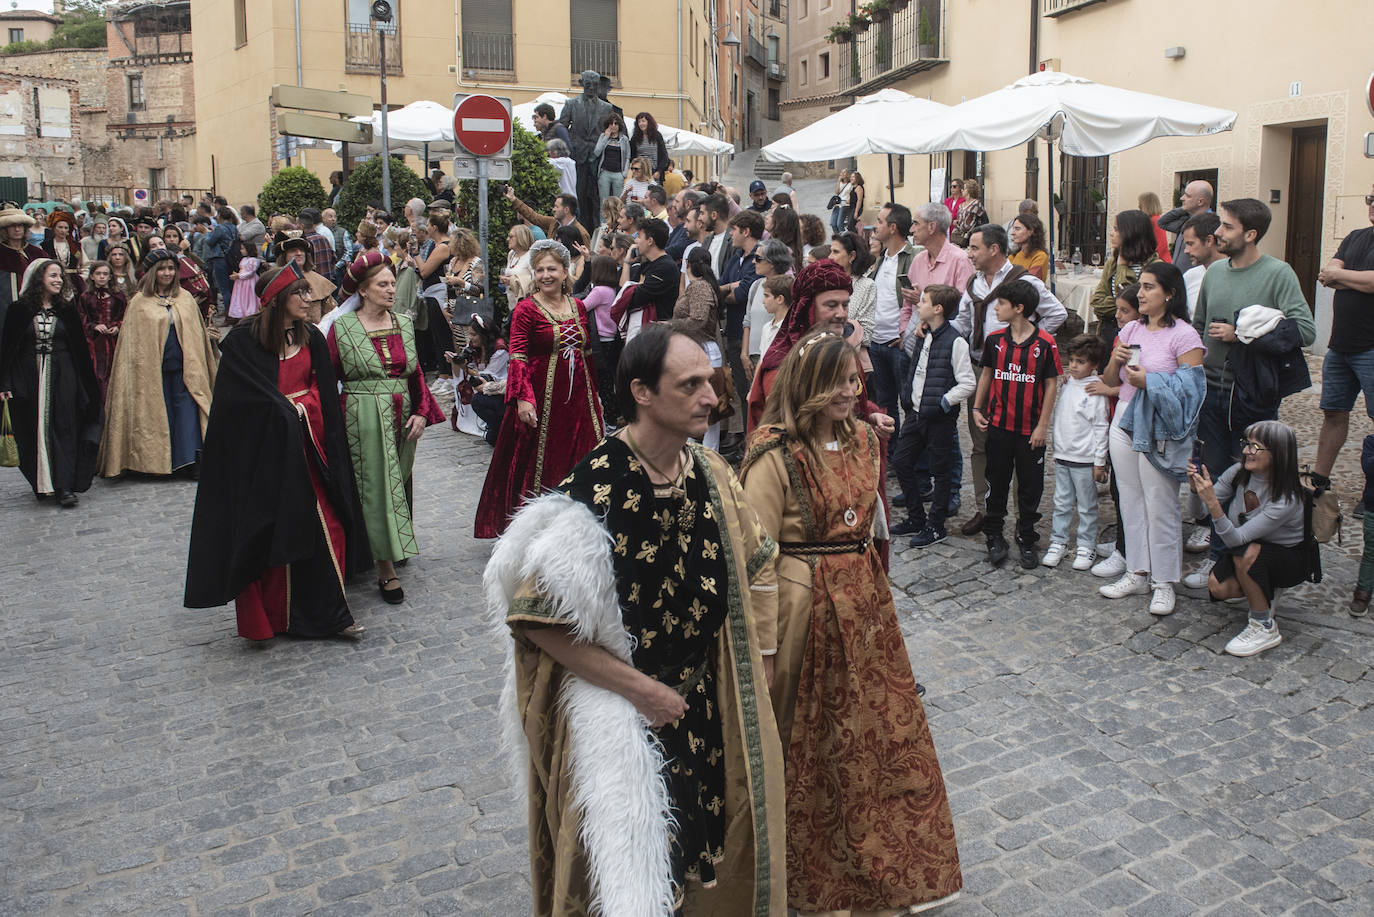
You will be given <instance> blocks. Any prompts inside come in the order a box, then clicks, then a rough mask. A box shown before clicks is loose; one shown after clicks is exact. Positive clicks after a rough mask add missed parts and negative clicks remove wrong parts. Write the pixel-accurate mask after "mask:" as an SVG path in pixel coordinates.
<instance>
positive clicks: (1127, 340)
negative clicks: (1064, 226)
mask: <svg viewBox="0 0 1374 917" xmlns="http://www.w3.org/2000/svg"><path fill="white" fill-rule="evenodd" d="M1136 295H1137V298H1138V300H1139V303H1140V318H1139V319H1138V320H1136V321H1133V322H1130V323H1128V324H1127V325H1126V326H1125V327H1124V328H1122V329H1121V333H1120V336H1119V338H1118V342H1117V345H1116V349H1115V350H1113V351H1112V358H1111V360H1110V361H1109V362H1108V363H1107V371H1106V372H1105V373H1103V376H1104V377H1105V378H1106V379H1107V380H1109V381H1110V380H1114V379H1118V378H1119V379H1120V380H1121V394H1120V396H1119V398H1120V401H1119V403H1118V404H1117V408H1116V414H1115V415H1114V416H1113V418H1112V428H1111V434H1110V437H1109V449H1110V451H1111V456H1112V468H1113V469H1114V471H1115V473H1116V476H1117V477H1116V483H1117V488H1118V490H1120V492H1121V514H1120V515H1121V520H1122V525H1123V526H1124V528H1125V530H1126V572H1125V573H1124V574H1122V576H1121V579H1119V580H1117V581H1116V582H1115V583H1110V584H1108V585H1106V586H1103V587H1102V588H1101V589H1099V590H1098V591H1099V592H1101V593H1102V594H1103V595H1104V596H1106V597H1107V598H1109V599H1120V598H1125V597H1126V596H1128V595H1144V594H1146V593H1147V592H1150V591H1151V590H1152V589H1153V592H1154V595H1153V596H1152V597H1151V599H1150V613H1151V614H1155V615H1167V614H1171V613H1172V612H1173V610H1174V583H1176V582H1178V580H1179V577H1180V576H1182V572H1183V571H1182V568H1183V554H1182V546H1183V517H1182V515H1181V514H1180V512H1179V503H1178V484H1179V482H1178V481H1177V480H1175V479H1174V478H1172V477H1170V476H1168V475H1166V474H1164V473H1163V472H1162V471H1160V470H1159V469H1157V468H1156V467H1155V466H1154V465H1153V464H1151V463H1150V460H1149V458H1148V457H1147V456H1146V455H1145V453H1142V452H1136V451H1135V450H1134V449H1133V448H1132V446H1131V435H1130V434H1129V433H1126V432H1125V431H1124V430H1122V429H1121V418H1122V417H1123V416H1124V415H1125V414H1126V405H1128V404H1129V403H1130V401H1131V399H1132V398H1133V397H1135V394H1136V392H1137V391H1138V390H1139V389H1141V388H1143V387H1144V385H1145V377H1146V375H1147V374H1148V373H1174V372H1177V371H1178V369H1179V367H1181V366H1201V365H1202V354H1203V345H1202V339H1201V338H1200V337H1198V333H1197V331H1196V330H1194V329H1193V326H1192V325H1190V324H1188V292H1187V288H1186V287H1185V286H1184V283H1183V274H1182V272H1181V271H1179V269H1178V268H1176V267H1174V266H1173V265H1172V264H1167V263H1165V262H1163V261H1154V262H1151V263H1150V264H1147V265H1146V266H1145V267H1144V268H1143V269H1142V270H1141V272H1140V289H1139V291H1138V293H1137V294H1136Z"/></svg>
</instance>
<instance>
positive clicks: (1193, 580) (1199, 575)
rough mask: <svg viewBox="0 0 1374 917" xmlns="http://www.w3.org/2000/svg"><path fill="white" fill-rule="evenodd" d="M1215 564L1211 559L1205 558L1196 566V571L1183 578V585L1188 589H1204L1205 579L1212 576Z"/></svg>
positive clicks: (1205, 586) (1205, 585)
mask: <svg viewBox="0 0 1374 917" xmlns="http://www.w3.org/2000/svg"><path fill="white" fill-rule="evenodd" d="M1216 565H1217V562H1216V561H1214V560H1212V558H1210V557H1209V558H1207V559H1206V560H1204V561H1202V562H1201V563H1200V564H1198V565H1197V569H1196V570H1194V571H1193V572H1192V573H1189V574H1188V575H1187V576H1185V577H1184V578H1183V585H1185V586H1187V587H1188V588H1189V589H1206V588H1207V578H1208V577H1209V576H1211V575H1212V568H1213V567H1215V566H1216Z"/></svg>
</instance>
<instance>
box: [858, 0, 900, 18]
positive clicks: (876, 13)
mask: <svg viewBox="0 0 1374 917" xmlns="http://www.w3.org/2000/svg"><path fill="white" fill-rule="evenodd" d="M859 12H860V13H861V14H862V15H863V16H864V17H865V18H866V19H868V21H869V22H886V21H887V20H889V19H891V18H892V10H891V9H890V8H889V7H888V4H887V0H871V2H870V3H866V4H864V5H863V6H862V7H860V8H859Z"/></svg>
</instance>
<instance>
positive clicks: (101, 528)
mask: <svg viewBox="0 0 1374 917" xmlns="http://www.w3.org/2000/svg"><path fill="white" fill-rule="evenodd" d="M1292 402H1293V403H1292V404H1291V405H1290V406H1286V409H1285V416H1286V417H1289V416H1293V417H1295V418H1300V420H1299V422H1300V423H1301V424H1309V425H1310V423H1311V415H1312V413H1313V405H1315V395H1314V394H1311V393H1308V394H1305V395H1304V396H1303V397H1302V398H1300V399H1293V400H1292ZM1353 426H1354V427H1355V428H1356V431H1353V432H1352V443H1353V445H1348V446H1347V450H1346V452H1345V453H1343V460H1342V466H1341V467H1342V468H1343V469H1346V472H1345V480H1346V483H1349V480H1348V479H1349V468H1350V467H1351V462H1352V461H1353V459H1354V453H1355V446H1356V445H1357V444H1358V436H1359V435H1363V433H1364V432H1367V430H1368V422H1367V420H1366V419H1365V418H1363V417H1360V418H1358V422H1357V423H1356V424H1353ZM489 454H490V453H489V450H488V449H487V448H486V447H485V446H484V445H482V444H481V443H480V442H477V441H476V440H473V439H470V438H468V437H465V436H461V435H458V434H453V433H451V432H449V431H448V429H447V428H446V427H441V428H435V429H432V430H430V431H429V432H428V433H427V434H426V435H425V437H424V439H423V440H422V441H421V444H420V453H419V459H418V462H417V471H416V495H417V501H418V504H419V506H418V512H417V517H418V521H417V528H418V531H419V535H420V541H421V549H422V550H423V552H424V554H423V556H421V557H420V558H418V559H416V560H414V561H412V562H411V563H410V564H409V565H408V566H407V567H406V568H404V569H403V570H402V576H403V579H404V580H405V589H406V593H407V600H406V602H405V603H404V604H402V605H399V606H395V607H393V606H388V605H385V604H384V603H382V602H381V600H380V599H379V598H377V597H376V592H375V587H371V586H370V585H369V584H368V583H366V582H364V583H360V584H358V585H357V586H356V587H355V589H354V590H353V592H352V597H353V599H354V607H355V614H356V616H357V617H358V619H359V621H360V622H361V623H363V624H365V625H366V626H367V628H368V632H367V635H366V636H365V637H364V639H363V640H362V641H361V642H360V643H357V644H352V643H335V642H309V641H297V640H291V639H278V640H276V641H273V642H272V643H271V644H270V645H267V646H265V647H256V646H252V645H249V644H247V643H246V642H244V641H242V640H239V639H238V638H237V637H235V636H234V624H233V613H232V610H231V609H228V608H226V609H222V610H218V611H191V610H187V609H184V608H182V607H181V601H180V597H181V587H182V583H181V577H182V572H183V566H184V560H185V553H186V537H187V527H188V523H189V519H190V512H191V502H192V499H193V495H194V485H192V484H190V483H188V482H184V481H151V480H137V481H127V482H121V483H115V484H112V483H109V482H104V481H99V482H97V483H96V485H95V486H94V488H93V489H92V490H91V492H90V493H89V494H87V495H85V496H84V497H83V499H82V503H81V506H80V507H79V508H78V509H76V510H73V511H61V510H58V509H56V508H55V507H53V506H52V505H51V504H50V503H44V504H39V503H37V502H36V501H34V500H33V498H32V496H31V495H30V494H29V492H28V489H27V487H26V486H25V485H24V483H23V481H22V479H21V478H20V476H19V474H18V473H17V471H15V470H9V469H6V470H4V471H3V472H0V519H3V520H4V523H5V532H6V534H7V535H8V538H7V540H6V549H5V551H4V552H3V555H2V556H0V583H3V584H4V587H3V589H0V620H3V621H4V623H5V646H6V653H5V664H4V666H3V668H0V686H3V688H2V690H3V694H0V698H3V704H0V914H6V915H8V914H25V915H27V914H53V915H63V917H66V915H103V914H140V915H143V914H150V915H153V914H156V915H162V914H169V915H170V914H187V915H208V914H214V915H253V917H265V915H292V914H307V913H313V914H350V915H351V914H359V915H361V914H377V915H393V914H402V915H405V914H448V913H456V914H464V915H474V917H478V915H480V917H486V915H501V917H505V915H517V914H522V913H527V912H528V911H527V908H528V893H529V885H528V881H527V879H526V876H525V874H526V871H527V868H528V867H527V862H526V857H525V847H524V844H525V817H526V815H525V803H524V793H523V789H522V788H520V787H516V786H513V785H512V783H511V777H510V774H511V769H510V767H509V766H508V765H507V763H506V761H505V759H504V757H503V755H502V754H501V752H500V750H499V747H498V743H499V739H498V735H499V729H498V726H497V724H496V720H495V706H496V700H497V695H498V692H499V681H500V676H499V664H500V660H501V658H502V654H503V651H504V648H505V647H504V645H503V640H502V638H500V637H499V636H496V635H494V634H493V632H492V630H491V629H490V628H489V627H488V626H487V624H486V623H485V621H484V620H483V611H482V603H481V599H480V591H479V584H480V580H481V573H482V567H483V565H484V563H485V560H486V557H487V554H488V550H489V549H488V547H487V546H486V545H483V544H480V543H476V542H474V541H473V539H472V538H471V537H470V532H471V520H472V517H473V511H474V507H475V502H476V496H477V492H478V490H479V488H480V485H481V480H482V475H483V474H484V472H485V466H486V462H487V459H488V456H489ZM965 499H966V502H967V495H966V498H965ZM1048 500H1049V496H1048V495H1047V496H1046V504H1045V505H1046V506H1048V505H1049V504H1048ZM1108 512H1110V510H1108ZM1351 534H1353V536H1354V537H1353V538H1348V539H1347V544H1346V546H1345V548H1344V549H1342V548H1339V547H1338V546H1334V545H1333V546H1331V547H1330V548H1329V549H1328V550H1327V552H1326V558H1327V576H1328V582H1327V583H1325V584H1323V585H1322V586H1319V587H1312V586H1308V587H1304V588H1302V589H1297V590H1293V591H1292V592H1290V593H1288V594H1287V596H1286V597H1285V598H1284V599H1283V600H1281V602H1280V604H1279V618H1280V626H1281V627H1282V628H1283V633H1284V635H1285V639H1284V643H1283V644H1282V645H1281V646H1280V647H1278V648H1276V649H1274V650H1271V651H1270V652H1268V653H1266V654H1264V655H1262V656H1260V657H1257V658H1254V659H1250V660H1238V659H1233V658H1230V657H1227V656H1225V655H1224V654H1222V653H1221V652H1220V649H1221V646H1222V645H1223V644H1224V642H1225V641H1226V639H1227V638H1228V637H1229V636H1230V635H1231V633H1233V632H1234V631H1235V630H1236V629H1238V628H1239V627H1240V625H1241V623H1242V616H1243V611H1242V610H1241V609H1238V608H1236V607H1235V606H1231V605H1209V604H1208V603H1206V602H1204V601H1202V600H1199V599H1198V598H1195V597H1188V598H1181V599H1180V601H1179V608H1178V611H1177V612H1176V613H1175V614H1174V615H1173V616H1172V617H1169V618H1165V619H1162V620H1156V619H1154V618H1152V617H1151V616H1150V615H1149V614H1148V613H1146V611H1145V602H1144V600H1143V599H1139V600H1136V599H1132V600H1124V601H1121V602H1108V601H1106V600H1103V599H1100V598H1099V597H1098V596H1097V595H1096V591H1095V590H1096V586H1097V585H1099V583H1100V582H1101V581H1100V580H1095V579H1094V578H1092V577H1091V576H1088V575H1086V574H1079V573H1074V572H1072V571H1071V570H1069V569H1068V567H1067V566H1064V567H1061V568H1060V569H1058V570H1053V571H1051V570H1045V569H1040V570H1036V571H1033V572H1030V573H1023V572H1021V571H1020V570H1019V569H1018V568H1014V567H1008V568H1005V569H1003V570H1001V571H992V570H989V569H988V568H987V566H986V564H985V563H984V562H983V559H982V551H981V546H980V545H978V544H975V543H972V542H969V541H967V540H964V539H960V538H952V539H950V541H949V542H947V543H946V544H944V545H940V546H938V547H936V548H932V549H929V550H927V551H925V552H915V551H906V552H904V553H900V554H898V555H897V556H896V558H895V562H894V579H895V582H896V584H897V586H898V588H899V589H900V592H899V594H898V608H899V616H900V618H901V622H902V626H903V629H904V631H905V633H906V635H907V639H908V645H909V647H910V650H911V656H912V660H913V664H914V666H915V668H916V672H917V675H918V678H919V679H920V680H921V681H922V682H924V683H925V684H926V685H927V687H928V688H929V692H930V693H929V695H928V697H927V702H928V710H929V712H930V719H931V728H932V732H933V734H934V737H935V742H936V745H937V747H938V749H939V752H940V756H941V760H942V763H943V766H944V771H945V778H946V781H947V783H948V786H949V790H950V795H951V801H952V804H953V807H954V810H955V823H956V830H957V832H958V838H959V843H960V850H961V854H962V857H963V862H964V869H965V879H966V886H965V893H964V895H963V897H962V898H961V899H960V900H958V901H957V902H955V903H954V904H952V905H950V906H948V907H947V908H945V909H944V910H943V911H941V912H940V913H943V914H947V915H952V917H965V915H986V914H993V915H998V917H1006V915H1023V914H1025V915H1058V914H1084V915H1095V914H1126V915H1129V917H1151V915H1185V914H1219V915H1222V914H1224V915H1231V914H1235V915H1241V914H1293V915H1302V917H1315V915H1321V914H1342V915H1368V914H1371V913H1374V812H1372V811H1371V807H1372V806H1374V787H1371V786H1370V784H1369V780H1368V776H1369V774H1370V765H1369V763H1368V759H1369V754H1370V752H1372V751H1374V707H1371V702H1374V675H1371V673H1370V668H1371V665H1372V664H1374V649H1371V645H1372V644H1371V641H1370V637H1371V635H1374V624H1368V623H1364V622H1358V621H1354V620H1352V619H1351V618H1349V617H1348V616H1346V614H1345V612H1344V609H1343V598H1344V596H1346V595H1347V593H1348V590H1349V588H1350V584H1351V583H1352V582H1353V575H1354V566H1353V564H1354V561H1353V559H1352V557H1353V553H1354V552H1355V551H1357V550H1358V542H1359V536H1358V532H1353V533H1351Z"/></svg>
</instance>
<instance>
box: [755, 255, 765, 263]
mask: <svg viewBox="0 0 1374 917" xmlns="http://www.w3.org/2000/svg"><path fill="white" fill-rule="evenodd" d="M753 260H754V263H755V264H758V263H759V262H760V261H762V260H763V255H755V256H754V259H753Z"/></svg>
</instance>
